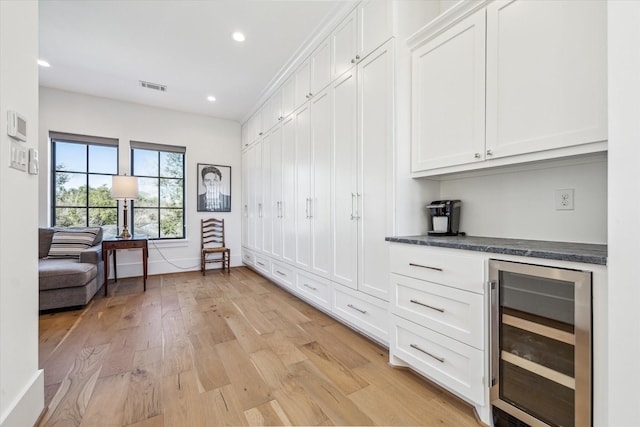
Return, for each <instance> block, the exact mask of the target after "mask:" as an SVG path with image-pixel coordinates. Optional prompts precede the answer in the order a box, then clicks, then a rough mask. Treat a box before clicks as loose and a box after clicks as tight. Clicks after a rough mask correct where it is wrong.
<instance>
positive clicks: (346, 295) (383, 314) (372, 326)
mask: <svg viewBox="0 0 640 427" xmlns="http://www.w3.org/2000/svg"><path fill="white" fill-rule="evenodd" d="M331 312H332V313H334V314H335V315H336V316H338V317H340V318H341V319H343V320H344V321H345V322H347V323H349V324H350V325H352V326H354V327H355V328H356V329H359V330H361V331H362V332H364V333H365V334H367V335H369V336H370V337H372V338H375V339H376V340H377V341H379V342H383V343H388V342H389V317H388V316H389V312H388V309H387V303H386V302H384V301H381V300H379V299H377V298H373V297H370V296H369V295H367V294H364V293H362V292H358V291H354V290H353V289H350V288H347V287H345V286H342V285H337V284H335V285H334V286H333V298H332V307H331Z"/></svg>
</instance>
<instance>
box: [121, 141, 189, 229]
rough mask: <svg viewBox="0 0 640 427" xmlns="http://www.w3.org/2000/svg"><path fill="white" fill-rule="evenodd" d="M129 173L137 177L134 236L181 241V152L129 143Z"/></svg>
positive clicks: (163, 147)
mask: <svg viewBox="0 0 640 427" xmlns="http://www.w3.org/2000/svg"><path fill="white" fill-rule="evenodd" d="M131 163H132V164H131V166H132V167H131V170H132V174H133V175H134V176H137V177H138V193H139V194H138V198H137V199H136V200H135V201H133V202H132V212H133V226H132V230H133V233H134V234H146V235H147V236H148V237H149V238H150V239H183V238H184V230H185V226H184V148H182V147H173V146H166V145H159V144H151V143H143V142H135V141H131Z"/></svg>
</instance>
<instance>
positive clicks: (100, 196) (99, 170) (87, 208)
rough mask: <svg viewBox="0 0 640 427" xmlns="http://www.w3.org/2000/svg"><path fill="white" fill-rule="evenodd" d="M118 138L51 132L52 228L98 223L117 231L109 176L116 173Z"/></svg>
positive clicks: (108, 230) (109, 232)
mask: <svg viewBox="0 0 640 427" xmlns="http://www.w3.org/2000/svg"><path fill="white" fill-rule="evenodd" d="M117 143H118V141H117V140H115V139H108V138H97V137H91V136H87V137H83V136H81V135H70V134H58V133H54V134H53V135H51V147H52V150H51V151H52V167H51V170H52V180H51V182H52V204H51V205H52V208H51V209H52V212H51V218H52V220H51V222H52V225H53V226H56V227H88V226H92V227H94V226H100V227H102V228H103V232H104V236H105V237H113V236H115V235H116V234H117V224H118V208H117V202H116V200H114V199H112V198H111V177H112V176H113V175H117V174H118V146H117Z"/></svg>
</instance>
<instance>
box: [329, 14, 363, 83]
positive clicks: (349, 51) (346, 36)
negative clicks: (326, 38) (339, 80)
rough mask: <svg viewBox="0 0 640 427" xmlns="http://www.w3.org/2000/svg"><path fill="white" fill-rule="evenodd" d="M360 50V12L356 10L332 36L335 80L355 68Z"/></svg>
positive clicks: (332, 70) (332, 64)
mask: <svg viewBox="0 0 640 427" xmlns="http://www.w3.org/2000/svg"><path fill="white" fill-rule="evenodd" d="M357 50H358V10H357V9H354V10H353V12H351V13H350V14H349V15H347V17H346V18H345V19H344V20H343V21H342V22H341V23H340V25H338V27H337V28H336V29H335V30H334V31H333V33H332V34H331V75H332V77H333V78H336V77H338V76H340V75H341V74H342V73H344V72H345V71H347V70H348V69H349V68H351V67H353V65H354V64H355V63H356V61H357V59H356V55H357Z"/></svg>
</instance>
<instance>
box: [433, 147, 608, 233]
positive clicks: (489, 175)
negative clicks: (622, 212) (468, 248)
mask: <svg viewBox="0 0 640 427" xmlns="http://www.w3.org/2000/svg"><path fill="white" fill-rule="evenodd" d="M566 188H572V189H574V210H572V211H558V210H556V209H555V191H556V190H559V189H566ZM440 198H441V199H460V200H462V210H461V212H462V213H461V224H460V230H461V231H464V232H466V233H467V234H468V235H472V236H491V237H505V238H519V239H532V240H551V241H565V242H581V243H598V244H605V243H607V157H606V155H605V154H596V155H591V156H585V157H582V158H577V159H565V160H553V161H545V162H542V163H538V164H531V165H519V166H513V167H503V168H496V169H495V170H482V171H477V172H473V173H466V174H464V173H461V174H456V175H451V176H447V177H444V178H443V180H442V181H441V183H440Z"/></svg>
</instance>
